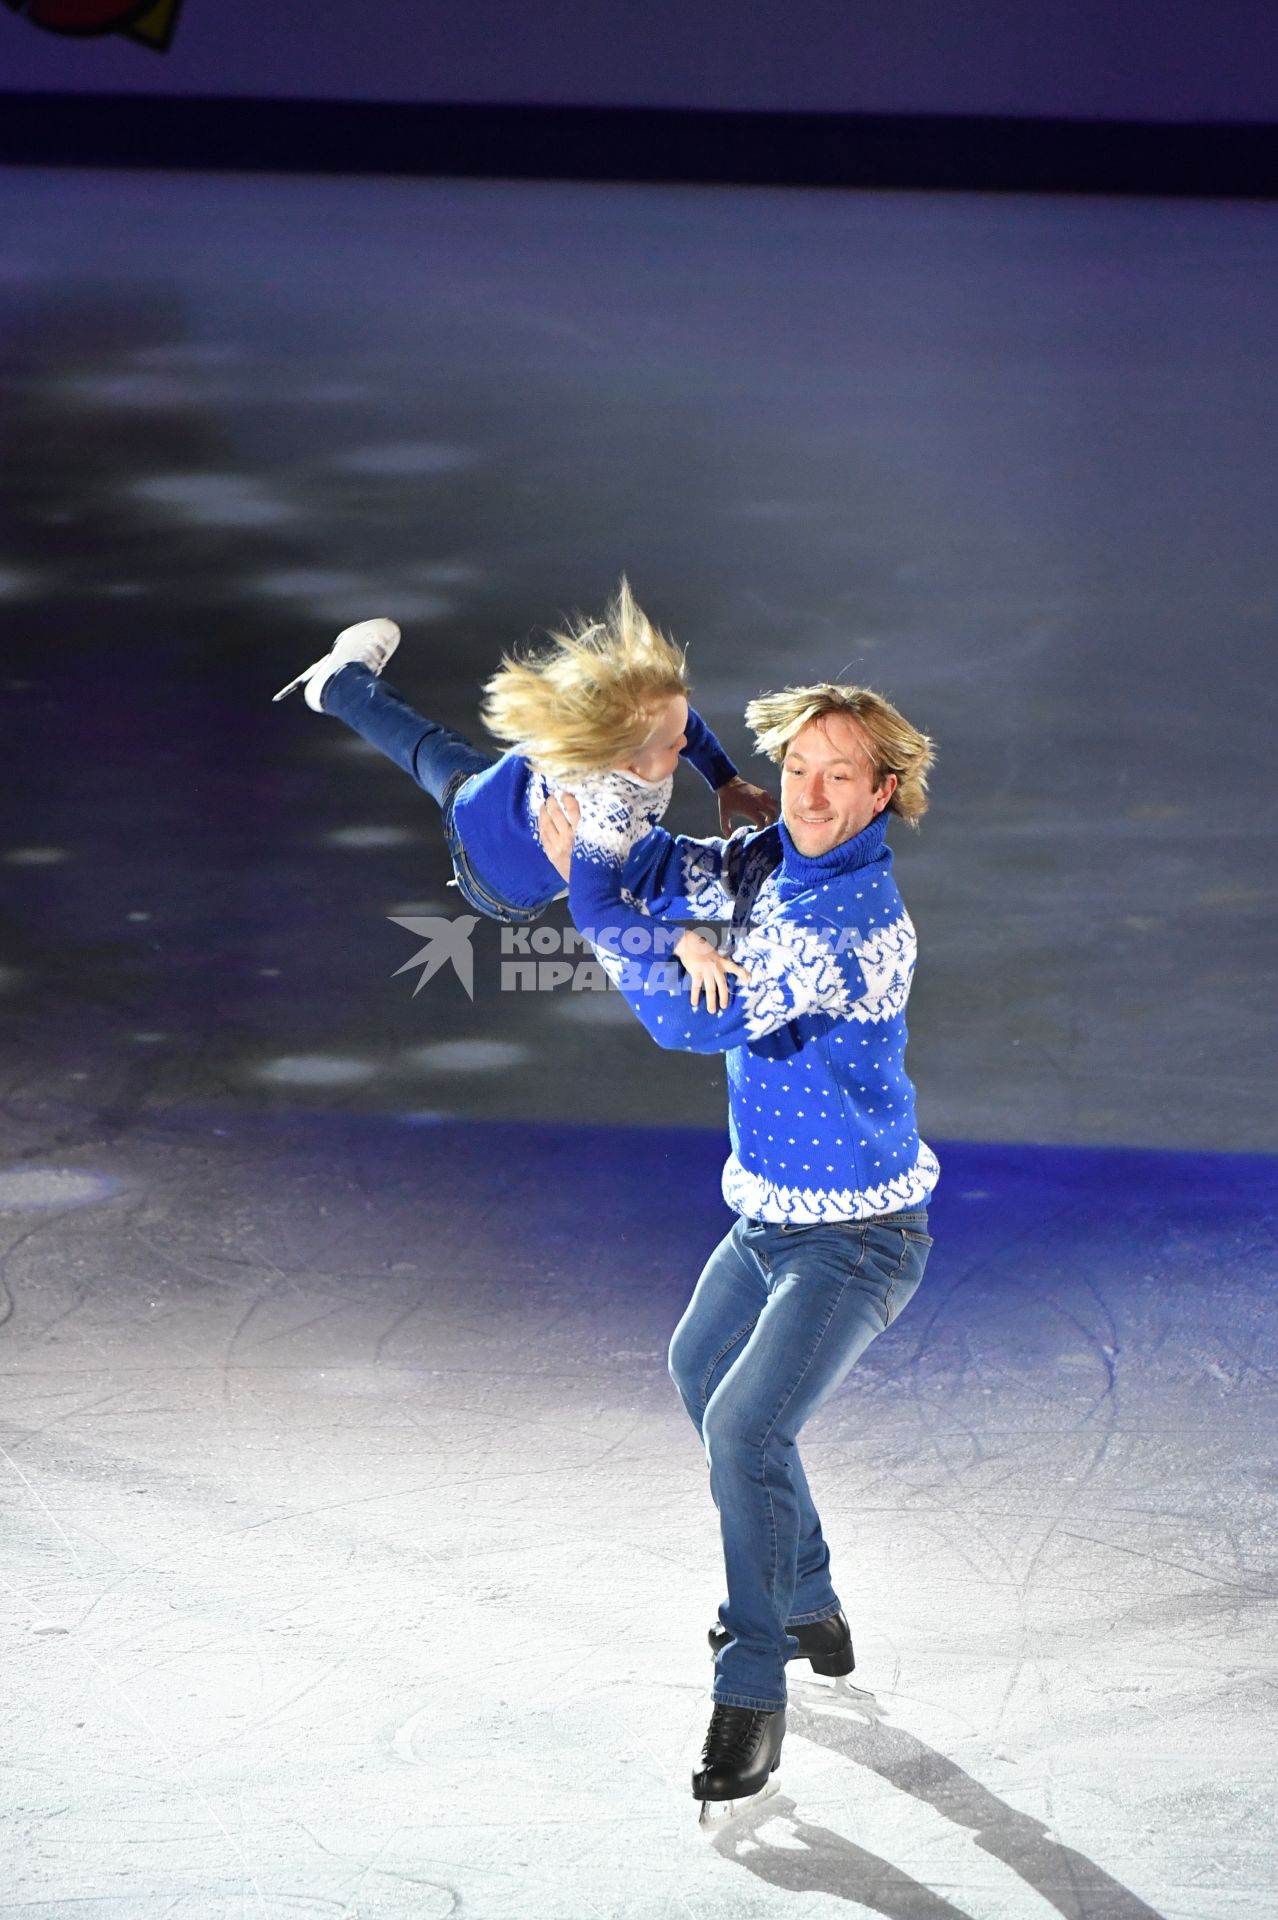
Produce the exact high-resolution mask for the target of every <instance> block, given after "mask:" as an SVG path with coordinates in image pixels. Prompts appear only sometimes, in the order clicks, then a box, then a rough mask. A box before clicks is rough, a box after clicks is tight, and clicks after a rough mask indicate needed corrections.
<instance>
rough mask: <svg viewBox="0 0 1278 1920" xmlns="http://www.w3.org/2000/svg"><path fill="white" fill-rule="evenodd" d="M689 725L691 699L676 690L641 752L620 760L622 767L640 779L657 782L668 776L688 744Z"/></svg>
mask: <svg viewBox="0 0 1278 1920" xmlns="http://www.w3.org/2000/svg"><path fill="white" fill-rule="evenodd" d="M687 725H688V703H687V701H686V700H685V699H684V697H683V695H682V694H681V693H680V694H676V695H675V696H674V698H673V699H672V700H667V701H666V702H665V703H664V704H663V705H662V706H661V707H659V708H658V709H657V711H656V713H655V714H654V715H653V722H652V731H651V733H650V734H649V735H648V738H647V739H646V740H645V741H644V743H643V745H642V747H640V749H639V751H638V753H634V754H632V755H631V756H630V758H629V759H628V760H622V761H620V762H619V763H618V771H619V772H621V773H633V774H634V776H635V778H636V779H637V780H647V781H649V782H650V784H651V785H653V786H656V784H657V782H658V781H660V780H668V779H669V777H670V775H671V774H672V773H673V772H674V770H675V768H676V767H677V766H678V764H679V755H680V754H681V753H682V752H683V749H684V748H685V747H686V746H687V744H688V735H687Z"/></svg>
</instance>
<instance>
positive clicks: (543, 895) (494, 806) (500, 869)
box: [453, 707, 737, 908]
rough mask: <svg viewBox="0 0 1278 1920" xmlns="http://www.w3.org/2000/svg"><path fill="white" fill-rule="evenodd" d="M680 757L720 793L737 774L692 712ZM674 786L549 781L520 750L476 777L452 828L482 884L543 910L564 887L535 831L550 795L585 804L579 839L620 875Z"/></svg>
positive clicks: (625, 777)
mask: <svg viewBox="0 0 1278 1920" xmlns="http://www.w3.org/2000/svg"><path fill="white" fill-rule="evenodd" d="M686 733H687V744H686V746H685V747H684V749H683V754H682V758H683V759H685V760H687V761H688V762H689V763H690V764H691V765H692V766H694V767H695V768H696V769H697V772H698V773H699V774H700V775H701V777H702V779H703V780H704V781H705V782H706V784H707V786H709V787H712V788H714V789H715V790H717V789H718V788H719V787H721V786H723V785H724V784H725V783H726V782H727V781H729V780H731V779H733V778H734V777H735V775H736V771H737V770H736V768H735V767H734V766H733V764H732V762H731V760H729V758H728V756H727V754H726V753H725V752H724V751H723V748H722V747H721V746H720V745H719V742H718V741H717V740H716V739H715V737H714V735H713V733H711V731H710V729H709V727H708V726H707V725H706V723H705V721H704V720H703V719H702V718H701V716H700V715H699V714H697V713H694V712H693V710H692V709H691V707H690V708H689V709H688V725H687V728H686ZM671 786H672V782H671V781H669V780H662V781H658V782H657V783H656V784H652V783H650V782H649V781H646V780H638V779H635V778H634V776H633V775H631V774H625V773H615V772H614V773H605V774H585V775H583V776H582V777H581V778H579V779H564V780H552V779H549V778H548V777H547V776H546V775H545V774H542V773H539V772H537V770H536V769H535V768H533V767H532V766H530V765H529V763H528V761H527V760H525V759H524V758H523V757H522V755H520V754H518V753H504V754H503V755H502V757H501V759H500V760H498V761H496V762H495V763H494V764H493V765H492V766H491V767H487V768H485V770H484V771H483V773H477V774H474V775H473V776H472V777H471V778H470V779H469V780H468V781H467V782H466V784H465V786H463V787H462V788H461V790H460V791H459V793H458V795H457V798H456V800H455V801H454V803H453V826H454V829H455V830H456V832H457V834H458V835H459V836H460V839H461V843H462V845H463V847H464V848H465V849H466V858H467V860H468V861H469V862H470V864H471V866H472V867H473V868H474V870H475V872H476V874H478V876H479V877H480V879H481V880H484V881H486V882H487V883H488V885H489V886H490V887H491V888H492V889H494V890H495V892H496V893H497V894H498V895H499V896H500V898H501V899H503V900H506V901H509V903H510V905H511V906H513V907H520V908H526V907H527V908H530V907H544V906H546V905H548V904H549V902H550V901H551V900H553V899H555V898H556V897H557V896H558V895H559V894H561V893H562V892H563V890H564V883H563V880H562V878H561V877H560V874H559V872H558V871H557V869H556V868H555V867H553V866H552V865H551V863H550V861H549V860H548V859H547V858H546V855H545V853H544V852H543V850H542V845H541V841H540V839H539V838H538V834H537V815H538V814H539V812H540V811H541V807H542V804H543V802H544V801H545V799H546V797H547V795H548V794H549V793H555V792H559V791H563V790H567V791H568V792H570V793H573V794H575V795H576V796H577V798H578V800H579V802H580V804H581V812H582V824H581V827H580V828H579V829H578V837H579V842H580V845H581V847H582V850H583V856H584V855H585V853H586V850H587V849H588V850H589V857H590V858H591V859H593V860H594V861H596V862H597V863H598V864H600V865H601V866H603V867H608V868H615V870H616V872H617V874H618V876H619V875H620V873H621V870H622V868H623V867H624V865H625V862H626V860H627V857H628V855H629V853H630V851H631V848H632V847H634V846H635V845H636V843H637V842H639V841H641V840H642V839H643V838H644V836H645V835H646V834H648V833H649V832H650V831H651V830H652V828H653V827H654V826H655V825H656V823H657V821H658V820H660V818H661V816H662V815H663V814H664V812H665V810H666V808H667V807H668V806H669V804H670V792H671Z"/></svg>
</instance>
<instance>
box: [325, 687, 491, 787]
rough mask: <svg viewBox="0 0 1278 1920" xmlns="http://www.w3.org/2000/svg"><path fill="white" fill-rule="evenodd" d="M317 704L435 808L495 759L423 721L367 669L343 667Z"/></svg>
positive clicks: (425, 720) (489, 754) (435, 723)
mask: <svg viewBox="0 0 1278 1920" xmlns="http://www.w3.org/2000/svg"><path fill="white" fill-rule="evenodd" d="M321 700H322V703H323V707H324V711H325V713H331V714H335V715H336V716H337V718H338V719H339V720H344V721H345V722H346V724H347V726H348V727H353V728H354V730H355V732H356V733H358V734H359V735H360V736H361V737H362V738H363V739H365V740H367V741H368V743H369V745H370V746H373V747H376V748H377V749H378V751H379V752H380V753H384V754H385V755H386V757H387V759H389V760H393V761H394V762H395V765H396V766H397V767H402V768H403V769H404V772H405V773H411V774H412V776H413V779H414V780H415V781H416V782H417V784H418V786H419V787H422V788H424V790H425V791H426V792H427V793H429V794H430V795H431V797H432V799H434V800H435V801H437V802H438V804H439V805H440V807H442V806H443V804H444V797H445V795H446V794H447V793H448V790H449V789H450V788H451V787H455V786H456V785H457V784H458V782H459V781H460V780H461V779H463V778H465V777H466V776H467V775H469V774H472V773H482V772H483V770H484V768H485V767H490V766H491V765H492V764H493V760H494V758H495V757H496V756H495V755H493V754H491V753H482V752H481V751H480V749H479V748H478V747H473V746H472V745H471V743H470V741H469V740H464V739H463V738H462V736H461V734H459V733H451V732H450V731H449V729H448V728H447V727H441V726H439V725H438V723H437V722H436V721H434V720H427V719H425V718H424V716H423V715H422V714H420V713H417V712H415V711H414V709H413V708H412V707H410V706H409V704H408V702H407V701H406V700H404V699H402V698H401V696H400V695H399V694H398V693H396V691H395V689H394V687H388V686H387V684H386V682H385V681H384V680H379V679H378V678H377V676H376V674H373V673H370V672H369V670H368V668H367V667H361V666H358V665H355V666H349V667H343V668H342V670H341V672H340V673H335V674H334V675H333V677H332V679H331V680H329V681H328V682H327V684H326V685H325V687H324V690H323V693H322V695H321Z"/></svg>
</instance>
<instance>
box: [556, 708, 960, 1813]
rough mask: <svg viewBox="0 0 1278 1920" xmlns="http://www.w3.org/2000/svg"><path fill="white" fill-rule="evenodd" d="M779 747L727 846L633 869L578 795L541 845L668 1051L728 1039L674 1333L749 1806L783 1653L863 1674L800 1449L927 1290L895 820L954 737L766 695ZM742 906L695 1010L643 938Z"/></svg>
mask: <svg viewBox="0 0 1278 1920" xmlns="http://www.w3.org/2000/svg"><path fill="white" fill-rule="evenodd" d="M746 720H747V723H748V724H749V725H750V726H751V728H752V729H753V731H754V733H755V735H756V739H757V742H758V746H759V749H760V751H761V752H763V753H766V754H768V755H769V756H770V757H771V758H772V759H774V760H776V761H778V762H779V763H780V766H781V819H780V821H779V822H778V823H777V824H776V825H774V826H770V827H766V828H764V829H763V830H762V831H749V830H742V831H739V832H738V833H737V834H734V835H733V836H732V837H731V838H730V839H727V840H693V839H687V838H683V837H679V838H675V837H672V836H671V835H670V834H668V833H666V832H665V831H664V830H663V829H661V828H657V829H656V830H654V831H653V832H652V833H651V834H650V835H649V836H648V837H647V839H646V840H644V841H643V842H642V843H641V844H640V845H639V846H638V847H636V848H635V850H634V852H633V853H632V854H631V857H630V860H629V862H628V864H627V867H626V870H625V885H624V888H623V887H622V885H621V884H620V883H619V880H618V876H617V870H616V868H615V867H612V868H609V867H607V866H604V865H602V864H601V863H599V862H597V861H594V860H592V859H590V858H589V857H588V856H587V855H586V853H585V850H584V849H583V850H582V851H580V852H578V853H576V854H575V855H574V853H573V823H572V820H571V812H572V808H571V803H568V812H567V814H565V813H562V812H559V810H558V809H557V808H556V807H555V806H554V805H553V804H552V805H551V806H549V807H548V809H547V814H546V815H545V817H544V818H543V821H542V829H541V830H542V839H543V844H544V845H545V846H546V849H547V852H549V853H550V854H551V856H552V858H554V859H556V860H557V861H558V862H559V863H560V864H561V871H563V872H564V873H565V874H566V876H567V878H568V881H569V906H570V909H571V912H572V916H573V919H574V921H575V922H576V924H577V926H578V928H579V929H580V930H581V931H582V932H584V933H586V934H588V935H589V936H590V937H591V939H592V940H593V941H594V943H595V947H596V951H597V952H598V954H599V957H600V959H601V961H602V962H603V965H604V966H605V968H606V969H607V971H608V973H609V975H610V977H611V978H612V979H613V981H614V982H615V984H616V985H617V986H618V987H619V988H620V990H621V992H622V993H623V994H624V995H625V998H626V999H627V1001H628V1002H629V1004H630V1006H631V1007H632V1008H633V1010H634V1012H635V1013H636V1014H637V1015H638V1017H639V1019H640V1020H641V1021H642V1022H643V1024H644V1026H645V1027H646V1028H647V1030H648V1032H649V1033H650V1034H651V1035H652V1037H653V1039H654V1040H655V1041H656V1042H657V1044H658V1046H661V1047H667V1048H676V1049H687V1050H689V1051H692V1052H697V1053H725V1054H726V1055H727V1069H728V1103H729V1131H730V1136H731V1145H732V1151H731V1154H730V1156H729V1158H728V1162H727V1165H726V1167H725V1169H724V1175H723V1191H724V1197H725V1199H726V1200H727V1202H728V1205H729V1206H730V1207H731V1208H733V1210H734V1211H735V1212H736V1213H737V1214H738V1216H739V1217H738V1219H737V1221H736V1224H735V1225H734V1226H733V1228H732V1231H731V1232H730V1233H729V1234H728V1235H727V1237H726V1239H724V1241H723V1242H722V1243H721V1245H720V1246H719V1247H717V1248H716V1250H715V1252H714V1253H713V1254H712V1255H711V1257H710V1259H709V1261H708V1263H707V1265H706V1267H705V1270H704V1272H703V1273H702V1275H701V1278H700V1279H699V1281H698V1282H697V1286H696V1290H695V1292H694V1294H693V1297H692V1300H691V1303H690V1304H689V1307H688V1310H687V1312H686V1313H685V1314H684V1316H683V1319H682V1320H681V1321H680V1323H679V1326H678V1327H677V1329H676V1330H675V1334H674V1338H673V1341H672V1343H671V1348H670V1371H671V1374H672V1376H673V1378H674V1381H675V1385H676V1386H677V1387H678V1389H679V1393H680V1395H681V1397H682V1399H683V1402H684V1405H685V1406H686V1408H687V1410H688V1413H689V1414H690V1416H691V1418H692V1420H693V1421H694V1423H695V1425H696V1426H697V1429H698V1431H699V1433H700V1435H701V1437H702V1440H703V1442H704V1445H705V1450H706V1456H707V1459H708V1462H709V1467H710V1485H711V1491H712V1493H713V1495H714V1500H715V1504H716V1506H717V1507H718V1509H719V1518H720V1526H721V1531H722V1536H723V1552H724V1562H725V1569H726V1573H727V1587H728V1597H727V1600H726V1601H725V1603H724V1605H723V1606H722V1607H721V1608H720V1612H719V1620H720V1625H719V1626H718V1627H717V1628H716V1629H714V1630H712V1632H711V1636H710V1640H711V1645H712V1647H714V1648H715V1652H716V1661H715V1681H714V1694H713V1697H714V1703H715V1704H714V1712H713V1715H712V1718H711V1721H710V1729H709V1733H708V1734H707V1737H706V1744H705V1751H704V1753H703V1755H702V1761H701V1766H700V1767H699V1768H698V1769H697V1771H696V1772H695V1773H694V1774H693V1793H694V1795H695V1796H696V1797H697V1798H698V1799H700V1800H701V1801H702V1802H703V1803H704V1802H706V1801H728V1800H736V1799H739V1798H741V1797H743V1796H746V1795H749V1794H752V1793H754V1792H756V1791H758V1790H759V1789H760V1788H761V1787H763V1786H764V1785H765V1784H766V1783H767V1780H768V1777H769V1774H770V1773H772V1772H773V1771H775V1769H776V1767H777V1765H778V1763H779V1759H780V1752H781V1741H782V1738H783V1735H784V1731H785V1704H786V1683H785V1663H786V1661H787V1660H790V1659H794V1658H807V1659H809V1660H810V1661H811V1663H812V1666H813V1667H814V1668H815V1669H816V1671H817V1672H820V1673H827V1674H841V1673H849V1672H850V1671H851V1670H852V1666H853V1655H852V1643H851V1637H850V1634H849V1631H848V1626H847V1622H846V1620H845V1619H844V1616H843V1612H842V1610H841V1607H840V1604H839V1599H838V1595H837V1594H836V1592H835V1589H834V1585H833V1582H832V1580H831V1575H830V1555H829V1550H828V1548H827V1546H826V1543H825V1540H824V1537H823V1535H822V1531H821V1522H820V1519H819V1518H818V1515H817V1510H816V1507H815V1505H814V1503H813V1499H812V1495H811V1492H810V1491H809V1488H808V1483H807V1480H806V1478H805V1476H804V1472H803V1466H802V1463H801V1461H800V1459H799V1453H798V1447H797V1445H796V1442H797V1438H798V1434H799V1431H800V1429H801V1428H802V1426H803V1424H804V1422H805V1421H806V1420H807V1419H808V1417H809V1415H810V1414H812V1413H814V1412H815V1411H816V1409H817V1408H818V1407H819V1406H820V1405H821V1404H822V1402H823V1401H824V1400H826V1399H827V1398H828V1397H829V1396H830V1394H831V1393H833V1391H834V1390H835V1388H836V1387H837V1386H838V1384H839V1382H840V1381H841V1380H842V1379H843V1378H844V1376H845V1375H846V1373H847V1372H848V1370H849V1368H851V1367H852V1366H853V1364H854V1363H855V1362H856V1360H857V1359H858V1358H859V1357H860V1355H861V1354H862V1353H863V1352H864V1351H865V1349H866V1347H867V1346H868V1345H869V1343H870V1342H871V1340H873V1339H874V1338H875V1337H876V1336H877V1335H878V1334H880V1333H882V1332H883V1330H884V1329H885V1328H886V1327H887V1326H889V1325H890V1324H891V1322H892V1321H893V1320H894V1319H895V1317H896V1316H897V1314H898V1313H900V1311H901V1309H902V1308H903V1307H904V1306H905V1305H906V1303H907V1302H908V1301H909V1299H910V1297H911V1295H912V1294H913V1293H914V1291H915V1289H916V1287H917V1286H918V1284H919V1281H920V1279H921V1278H922V1275H923V1268H924V1265H925V1263H926V1260H927V1254H928V1249H929V1247H930V1246H931V1240H930V1238H929V1236H928V1233H927V1202H928V1198H929V1195H930V1194H931V1192H932V1189H933V1187H934V1186H935V1184H936V1180H937V1175H938V1168H937V1163H936V1159H935V1157H934V1155H933V1154H932V1152H931V1151H930V1149H929V1148H928V1147H927V1146H926V1145H924V1143H923V1142H922V1141H921V1140H920V1139H919V1136H918V1130H917V1127H916V1125H915V1118H914V1090H913V1087H912V1086H911V1084H910V1081H909V1079H908V1078H907V1077H906V1073H905V1066H904V1055H905V1041H906V1027H905V1003H906V999H907V996H908V994H909V989H910V979H911V975H912V973H913V970H914V958H915V935H914V928H913V926H912V924H911V922H910V918H909V915H908V914H907V913H906V911H905V907H904V905H903V903H902V900H901V896H900V894H899V893H898V891H897V887H896V882H895V880H894V879H893V877H892V854H891V850H890V849H889V847H888V845H887V840H886V827H887V818H888V815H889V814H892V813H895V814H896V815H898V817H900V818H902V819H904V820H905V821H907V822H908V823H909V824H911V825H913V824H915V823H916V822H917V820H918V819H919V817H920V816H921V815H922V813H923V812H924V811H925V809H926V806H927V772H928V768H929V767H930V765H931V763H932V758H933V748H932V743H931V741H930V740H928V738H927V737H926V735H924V734H922V733H920V732H918V730H917V729H916V728H914V727H912V726H911V725H910V724H909V722H908V721H907V720H905V719H904V717H903V716H902V715H901V714H900V713H899V712H898V711H897V709H896V708H895V707H894V706H892V705H891V703H890V702H889V701H887V700H885V699H884V698H883V697H882V696H881V695H879V694H877V693H874V692H872V691H871V690H869V689H867V688H861V687H848V686H838V685H832V684H828V683H827V684H822V685H818V686H811V687H798V688H787V689H785V690H784V691H783V692H781V693H777V694H770V695H767V696H765V697H764V698H762V699H759V700H756V701H754V702H752V703H751V705H750V707H749V708H748V709H747V711H746ZM680 915H683V916H687V917H690V918H693V919H696V920H699V921H702V922H708V921H717V920H721V921H725V922H728V923H730V925H731V927H732V929H733V934H734V937H733V941H732V952H733V959H734V961H735V969H736V977H735V978H734V980H733V985H732V996H731V1000H730V1002H729V1004H728V1005H727V1007H726V1008H723V1009H722V1010H719V1011H715V1010H713V1009H712V1007H711V1006H710V1005H706V1006H701V1005H699V1004H698V995H697V993H696V989H695V986H694V988H693V991H692V992H691V993H689V992H687V991H685V990H681V989H683V988H685V987H686V981H685V979H684V977H683V976H681V973H680V970H679V969H678V968H677V967H676V966H674V965H673V963H671V962H670V961H669V960H668V959H664V958H662V957H660V956H659V955H658V954H656V953H654V952H653V942H652V940H651V938H649V939H648V941H647V951H646V952H645V940H644V929H645V927H646V928H647V930H648V933H649V935H650V934H651V931H652V922H651V918H650V916H655V917H657V918H660V919H663V920H669V919H671V918H677V917H679V916H680Z"/></svg>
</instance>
